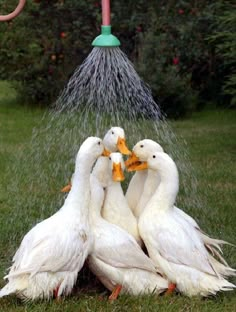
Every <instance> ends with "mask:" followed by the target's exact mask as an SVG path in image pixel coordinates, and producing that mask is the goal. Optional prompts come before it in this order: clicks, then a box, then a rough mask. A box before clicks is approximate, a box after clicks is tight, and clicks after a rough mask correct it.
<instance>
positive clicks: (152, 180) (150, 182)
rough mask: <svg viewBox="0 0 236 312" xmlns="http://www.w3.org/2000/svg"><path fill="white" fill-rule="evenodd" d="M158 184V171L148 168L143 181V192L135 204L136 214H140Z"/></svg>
mask: <svg viewBox="0 0 236 312" xmlns="http://www.w3.org/2000/svg"><path fill="white" fill-rule="evenodd" d="M159 184H160V176H159V174H158V172H156V171H154V170H151V169H148V171H147V178H146V180H145V183H144V188H143V193H142V196H141V197H140V200H139V202H138V205H137V214H138V216H140V215H141V213H142V212H143V210H144V209H145V206H146V205H147V203H148V201H149V200H150V198H151V197H152V196H153V194H154V193H155V191H156V189H157V187H158V185H159Z"/></svg>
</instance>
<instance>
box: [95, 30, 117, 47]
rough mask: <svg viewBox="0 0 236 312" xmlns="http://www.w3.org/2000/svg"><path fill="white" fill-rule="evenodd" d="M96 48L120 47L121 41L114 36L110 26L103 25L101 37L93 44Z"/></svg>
mask: <svg viewBox="0 0 236 312" xmlns="http://www.w3.org/2000/svg"><path fill="white" fill-rule="evenodd" d="M92 46H94V47H118V46H120V40H119V39H118V38H117V37H116V36H114V35H112V33H111V26H110V25H106V26H105V25H102V27H101V35H99V36H97V37H96V38H95V39H94V40H93V42H92Z"/></svg>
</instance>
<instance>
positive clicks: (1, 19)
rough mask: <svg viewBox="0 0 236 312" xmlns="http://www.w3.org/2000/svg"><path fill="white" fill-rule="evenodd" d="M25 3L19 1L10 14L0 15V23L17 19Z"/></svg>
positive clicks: (23, 0) (22, 0)
mask: <svg viewBox="0 0 236 312" xmlns="http://www.w3.org/2000/svg"><path fill="white" fill-rule="evenodd" d="M25 3H26V0H19V3H18V5H17V7H16V8H15V10H14V11H13V12H12V13H10V14H7V15H0V22H7V21H10V20H12V19H13V18H15V17H17V16H18V15H19V14H20V13H21V11H22V10H23V8H24V6H25Z"/></svg>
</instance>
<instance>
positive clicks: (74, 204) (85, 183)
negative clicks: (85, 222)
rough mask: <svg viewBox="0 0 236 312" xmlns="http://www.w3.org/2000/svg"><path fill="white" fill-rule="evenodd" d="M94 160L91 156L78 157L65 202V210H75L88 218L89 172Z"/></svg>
mask: <svg viewBox="0 0 236 312" xmlns="http://www.w3.org/2000/svg"><path fill="white" fill-rule="evenodd" d="M93 162H94V159H93V157H91V155H87V154H86V155H81V156H78V159H77V161H76V167H75V172H74V178H73V183H72V187H71V190H70V193H69V194H68V196H67V198H66V201H65V205H64V207H65V209H67V210H68V209H72V210H76V211H77V213H78V214H80V215H81V216H84V217H85V218H87V217H88V206H89V201H90V171H91V168H92V165H93Z"/></svg>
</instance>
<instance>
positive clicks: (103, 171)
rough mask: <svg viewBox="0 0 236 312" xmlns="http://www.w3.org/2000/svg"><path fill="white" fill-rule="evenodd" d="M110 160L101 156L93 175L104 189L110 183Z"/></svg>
mask: <svg viewBox="0 0 236 312" xmlns="http://www.w3.org/2000/svg"><path fill="white" fill-rule="evenodd" d="M108 167H109V159H108V157H104V156H101V157H99V158H98V160H97V162H96V164H95V166H94V168H93V175H94V176H95V177H96V178H97V179H98V181H99V182H100V183H101V184H102V186H103V187H106V186H107V183H108V174H107V172H108V171H109V168H108Z"/></svg>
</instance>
